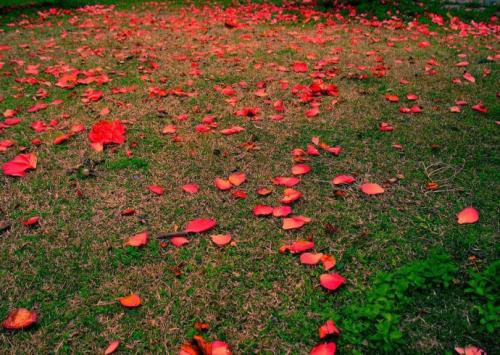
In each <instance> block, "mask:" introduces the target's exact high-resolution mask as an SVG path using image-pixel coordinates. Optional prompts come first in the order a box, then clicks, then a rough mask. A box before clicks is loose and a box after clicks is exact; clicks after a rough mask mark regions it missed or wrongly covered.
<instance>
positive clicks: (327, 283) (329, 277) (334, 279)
mask: <svg viewBox="0 0 500 355" xmlns="http://www.w3.org/2000/svg"><path fill="white" fill-rule="evenodd" d="M319 281H320V283H321V286H323V287H324V288H326V289H327V290H330V291H335V290H336V289H337V288H339V287H340V286H342V285H343V284H344V283H345V282H346V279H345V278H344V277H342V276H340V275H339V274H337V273H334V274H323V275H321V276H320V277H319Z"/></svg>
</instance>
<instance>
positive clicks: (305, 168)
mask: <svg viewBox="0 0 500 355" xmlns="http://www.w3.org/2000/svg"><path fill="white" fill-rule="evenodd" d="M310 171H311V167H310V166H309V165H306V164H297V165H294V166H293V167H292V174H293V175H303V174H307V173H308V172H310Z"/></svg>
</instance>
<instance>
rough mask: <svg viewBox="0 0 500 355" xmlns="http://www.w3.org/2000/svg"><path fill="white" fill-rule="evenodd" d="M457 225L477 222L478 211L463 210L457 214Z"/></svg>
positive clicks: (472, 209)
mask: <svg viewBox="0 0 500 355" xmlns="http://www.w3.org/2000/svg"><path fill="white" fill-rule="evenodd" d="M457 218H458V224H472V223H476V222H477V221H479V211H478V210H476V209H475V208H474V207H467V208H464V209H463V210H462V211H460V212H459V213H458V214H457Z"/></svg>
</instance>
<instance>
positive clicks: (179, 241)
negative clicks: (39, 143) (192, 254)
mask: <svg viewBox="0 0 500 355" xmlns="http://www.w3.org/2000/svg"><path fill="white" fill-rule="evenodd" d="M170 243H172V245H173V246H175V247H177V248H180V247H182V246H183V245H185V244H188V243H189V239H187V238H184V237H172V238H170Z"/></svg>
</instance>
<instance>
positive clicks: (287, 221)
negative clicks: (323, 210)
mask: <svg viewBox="0 0 500 355" xmlns="http://www.w3.org/2000/svg"><path fill="white" fill-rule="evenodd" d="M310 221H311V219H310V218H308V217H304V216H295V217H290V218H283V229H285V230H289V229H298V228H300V227H302V226H303V225H304V224H306V223H309V222H310Z"/></svg>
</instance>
